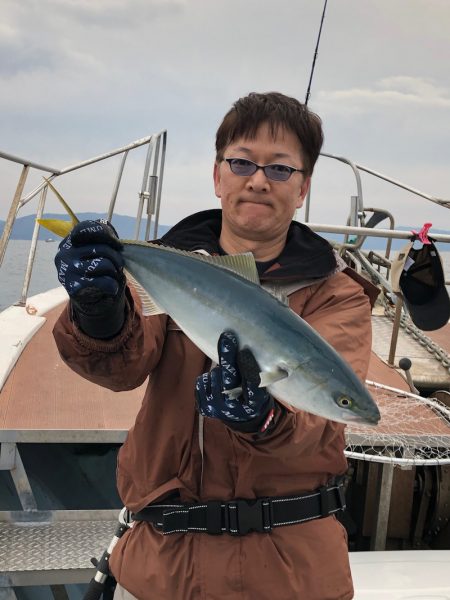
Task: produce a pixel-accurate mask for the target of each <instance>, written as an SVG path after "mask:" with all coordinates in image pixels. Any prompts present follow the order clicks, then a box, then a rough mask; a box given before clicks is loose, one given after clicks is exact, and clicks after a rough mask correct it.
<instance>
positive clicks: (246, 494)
mask: <svg viewBox="0 0 450 600" xmlns="http://www.w3.org/2000/svg"><path fill="white" fill-rule="evenodd" d="M289 300H290V306H291V308H292V309H293V310H294V311H295V312H297V313H298V314H299V315H301V316H302V317H303V318H304V319H305V320H306V321H307V322H308V323H309V324H310V325H311V326H312V327H314V328H315V329H316V330H317V331H318V332H319V333H320V334H321V335H322V336H323V337H324V338H325V339H326V340H328V341H329V342H330V343H331V344H332V345H333V346H334V347H335V348H336V349H337V350H338V351H339V352H340V353H341V354H342V356H343V357H344V358H345V359H346V360H347V361H348V362H349V363H350V364H351V365H352V367H353V369H354V370H355V371H356V373H357V374H358V375H359V377H361V378H364V377H365V376H366V373H367V368H368V363H369V357H370V346H371V324H370V303H369V298H368V296H367V295H366V294H365V292H364V290H363V288H362V287H361V286H360V285H359V284H358V283H356V282H355V281H354V280H353V279H352V278H350V277H349V276H348V275H347V274H346V273H343V272H339V273H337V274H334V275H331V276H330V277H328V278H327V279H325V280H322V281H321V282H319V283H316V284H312V285H310V286H308V287H304V288H302V289H300V290H298V291H296V292H294V293H293V294H292V295H291V296H290V299H289ZM130 306H131V310H130V313H129V316H128V320H127V322H126V324H125V326H124V328H123V330H122V332H121V334H120V335H119V336H118V337H117V338H116V339H114V340H113V341H108V342H102V341H99V340H93V339H92V338H89V337H87V336H85V335H84V334H83V333H82V332H81V331H80V330H79V329H77V328H76V326H75V325H74V324H73V323H72V322H71V320H70V315H69V311H68V310H66V311H65V312H64V313H63V314H62V315H61V318H60V320H59V322H58V323H57V324H56V326H55V331H54V335H55V339H56V342H57V344H58V347H59V350H60V353H61V356H62V357H63V359H64V360H65V362H66V363H67V364H68V365H69V366H70V367H72V368H73V369H74V370H75V371H77V372H78V373H79V374H80V375H82V376H83V377H85V378H87V379H89V380H91V381H93V382H95V383H98V384H100V385H103V386H106V387H108V388H110V389H113V390H117V391H119V390H127V389H132V388H134V387H136V386H138V385H140V384H141V383H142V382H143V381H144V380H145V378H146V377H147V376H148V375H149V373H151V376H150V380H149V384H148V387H147V391H146V394H145V397H144V400H143V404H142V408H141V410H140V412H139V414H138V416H137V418H136V423H135V425H134V427H133V428H132V429H131V430H130V432H129V434H128V438H127V440H126V442H125V444H124V445H123V447H122V448H121V450H120V454H119V461H118V468H117V485H118V489H119V493H120V495H121V498H122V500H123V502H124V504H125V505H126V506H127V507H128V508H129V509H131V510H133V511H136V510H139V509H141V508H143V507H144V506H146V505H147V504H148V503H150V502H153V501H156V500H159V499H163V498H165V497H166V496H167V495H168V494H169V493H172V492H174V491H176V492H178V493H179V494H180V497H181V500H182V501H184V502H197V501H206V500H213V499H220V500H229V499H232V498H256V497H261V496H283V495H288V494H297V493H301V492H305V491H309V490H314V489H316V488H318V487H319V486H321V485H324V484H325V483H327V481H328V480H329V479H330V478H331V477H332V476H333V475H337V474H342V473H344V472H345V470H346V460H345V457H344V455H343V449H344V433H343V432H344V427H343V426H342V425H340V424H337V423H334V422H331V421H327V420H325V419H323V418H320V417H316V416H313V415H311V414H308V413H305V412H301V411H287V412H285V413H284V414H283V415H282V417H281V418H280V419H279V422H277V423H276V426H275V427H274V429H273V430H272V431H271V432H270V433H269V434H268V435H267V436H265V437H263V438H260V439H258V440H255V439H254V436H253V435H252V434H244V433H238V432H236V431H233V430H231V429H229V428H228V427H227V426H226V425H224V424H223V423H222V422H220V421H217V420H215V419H207V418H206V419H205V420H204V451H203V461H202V456H201V452H200V446H199V437H198V433H199V417H198V414H197V412H196V410H195V403H194V382H195V379H196V377H197V376H198V375H199V374H201V373H203V372H204V371H206V370H208V369H209V366H210V365H209V360H208V359H207V358H206V357H205V356H204V355H203V354H202V352H201V351H200V350H199V349H198V348H196V347H195V346H194V345H193V344H192V342H191V341H190V340H189V339H188V338H187V337H186V336H185V335H184V334H183V333H182V332H181V331H179V330H178V329H177V327H176V326H175V325H174V323H173V322H172V321H171V320H170V319H169V318H167V317H165V316H158V317H147V318H144V317H142V316H141V314H140V313H139V311H138V310H136V309H135V308H133V306H134V304H133V302H132V301H130ZM202 462H203V464H202ZM111 568H112V572H113V574H114V575H115V577H116V579H117V580H118V581H119V582H120V584H121V585H122V586H123V587H125V588H126V589H127V590H129V591H130V592H131V593H132V594H133V595H134V596H136V597H137V598H139V600H163V599H166V600H227V599H230V600H256V599H258V600H274V599H276V600H294V599H302V600H350V599H351V598H353V587H352V579H351V573H350V568H349V561H348V552H347V536H346V532H345V529H344V528H343V527H342V525H341V524H340V523H339V522H338V521H337V520H336V518H335V517H334V516H331V517H327V518H324V519H317V520H314V521H309V522H305V523H302V524H299V525H293V526H286V527H279V528H276V529H274V530H273V531H272V532H271V533H270V534H259V533H250V534H247V535H246V536H243V537H231V536H228V535H221V536H210V535H207V534H201V533H198V534H196V533H194V534H193V533H189V534H171V535H167V536H164V535H163V534H162V533H160V532H158V531H156V530H155V529H154V527H153V526H152V525H150V524H148V523H145V522H140V523H138V524H136V525H135V526H134V527H133V529H132V530H130V531H129V532H127V533H126V534H125V535H124V536H123V537H122V538H121V540H120V541H119V543H118V545H117V546H116V548H115V550H114V552H113V554H112V557H111Z"/></svg>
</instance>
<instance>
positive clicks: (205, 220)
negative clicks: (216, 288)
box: [158, 209, 336, 281]
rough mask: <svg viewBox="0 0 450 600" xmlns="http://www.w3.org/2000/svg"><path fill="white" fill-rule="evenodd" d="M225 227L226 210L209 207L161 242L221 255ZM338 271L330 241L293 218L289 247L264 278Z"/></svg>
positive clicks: (286, 278)
mask: <svg viewBox="0 0 450 600" xmlns="http://www.w3.org/2000/svg"><path fill="white" fill-rule="evenodd" d="M221 227H222V211H221V210H219V209H212V210H205V211H202V212H198V213H195V214H193V215H190V216H188V217H186V218H185V219H183V220H182V221H180V222H179V223H177V224H176V225H174V226H173V227H172V228H171V229H170V230H169V231H168V232H167V233H166V234H165V235H164V236H163V237H162V238H161V239H160V240H158V241H159V242H160V243H161V244H165V245H167V246H173V247H175V248H179V249H180V250H189V251H194V250H206V251H207V252H208V253H209V254H220V253H221V249H220V246H219V238H220V231H221ZM335 270H336V258H335V255H334V252H333V249H332V247H331V245H330V244H329V243H328V242H327V240H325V239H324V238H322V237H320V236H319V235H317V234H316V233H314V232H313V231H311V229H309V227H307V226H306V225H304V224H302V223H298V222H297V221H292V223H291V225H290V227H289V231H288V235H287V240H286V246H285V247H284V249H283V251H282V253H281V254H280V256H279V257H278V260H277V262H276V263H275V264H273V265H272V266H270V267H269V269H268V270H267V271H266V272H265V273H264V274H263V275H262V277H261V280H270V281H275V280H283V281H289V280H292V279H299V278H300V279H321V278H323V277H327V276H329V275H330V274H331V273H333V272H334V271H335Z"/></svg>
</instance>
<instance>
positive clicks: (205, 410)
mask: <svg viewBox="0 0 450 600" xmlns="http://www.w3.org/2000/svg"><path fill="white" fill-rule="evenodd" d="M217 349H218V354H219V365H218V366H217V367H214V369H211V371H209V372H208V373H203V375H200V376H199V377H197V380H196V385H195V397H196V401H197V409H198V411H199V412H200V414H202V415H204V416H206V417H211V418H213V419H220V420H222V421H223V422H224V423H226V424H227V425H228V426H229V427H231V428H232V429H236V430H238V431H243V432H246V433H255V432H258V431H260V432H264V431H266V429H267V427H268V426H269V424H270V422H271V421H272V418H273V415H274V400H273V398H272V396H271V395H270V394H269V393H268V392H267V390H266V388H264V387H259V384H260V375H259V373H260V367H259V365H258V363H257V361H256V359H255V357H254V355H253V352H252V351H251V350H250V349H248V348H244V349H242V350H239V344H238V340H237V337H236V336H235V334H234V333H233V332H231V331H224V332H223V333H222V334H221V336H220V338H219V342H218V346H217ZM236 388H242V393H241V395H240V396H238V397H237V398H236V397H234V394H231V395H230V394H227V390H228V391H231V390H235V389H236Z"/></svg>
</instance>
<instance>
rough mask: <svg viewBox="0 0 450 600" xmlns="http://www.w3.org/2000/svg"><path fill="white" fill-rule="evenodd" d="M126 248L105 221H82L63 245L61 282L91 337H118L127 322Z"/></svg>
mask: <svg viewBox="0 0 450 600" xmlns="http://www.w3.org/2000/svg"><path fill="white" fill-rule="evenodd" d="M121 249H122V244H121V243H120V240H119V238H118V236H117V232H116V230H115V229H114V227H113V226H112V225H111V224H110V223H108V221H106V220H104V219H99V220H97V221H82V222H81V223H78V224H77V225H75V227H74V228H73V229H72V231H71V233H70V234H69V235H68V236H67V237H65V238H64V239H63V241H62V242H61V243H60V244H59V251H58V253H57V254H56V256H55V265H56V269H57V271H58V279H59V281H60V282H61V284H62V285H63V286H64V287H65V288H66V290H67V293H68V294H69V296H70V300H71V303H72V309H73V312H74V316H75V318H76V320H77V321H78V325H79V326H80V328H81V329H82V331H84V333H86V334H87V335H89V336H91V337H94V338H99V339H104V338H109V337H113V336H114V335H116V334H117V333H118V332H119V331H120V329H121V328H122V326H123V323H124V319H125V275H124V274H123V264H124V262H123V258H122V255H121V253H120V251H121Z"/></svg>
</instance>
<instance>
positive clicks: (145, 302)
mask: <svg viewBox="0 0 450 600" xmlns="http://www.w3.org/2000/svg"><path fill="white" fill-rule="evenodd" d="M124 273H125V275H126V278H127V280H128V281H129V283H131V285H132V286H133V287H134V289H135V290H136V292H137V295H138V296H139V300H140V301H141V305H142V306H141V308H142V314H143V315H144V317H149V316H150V315H164V314H165V313H166V311H165V310H163V309H162V308H160V307H159V306H158V305H157V304H156V302H155V301H154V300H153V298H152V297H151V296H150V294H149V293H148V292H147V290H145V289H144V288H143V287H142V285H141V284H140V283H139V282H138V281H137V280H136V279H135V278H134V277H133V275H132V274H131V273H130V272H129V271H127V270H126V269H124Z"/></svg>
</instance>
